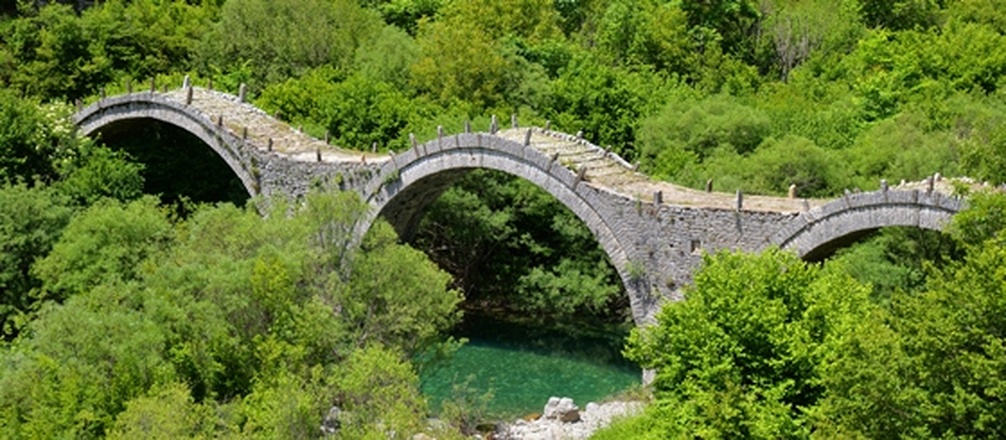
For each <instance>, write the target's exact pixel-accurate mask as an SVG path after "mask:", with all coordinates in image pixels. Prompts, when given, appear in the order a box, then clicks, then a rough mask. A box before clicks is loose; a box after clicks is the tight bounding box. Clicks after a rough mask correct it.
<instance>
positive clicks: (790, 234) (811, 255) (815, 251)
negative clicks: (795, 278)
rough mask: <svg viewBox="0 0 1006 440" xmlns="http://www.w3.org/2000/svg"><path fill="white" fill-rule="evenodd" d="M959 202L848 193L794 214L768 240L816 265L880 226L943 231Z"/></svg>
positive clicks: (926, 195) (908, 194)
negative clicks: (819, 205) (797, 214)
mask: <svg viewBox="0 0 1006 440" xmlns="http://www.w3.org/2000/svg"><path fill="white" fill-rule="evenodd" d="M963 206H964V202H963V201H961V200H960V199H958V198H954V197H948V196H946V195H944V194H941V193H939V192H923V191H919V190H911V191H893V190H892V191H884V190H881V191H874V192H869V193H857V194H849V195H847V196H845V197H844V198H840V199H837V200H835V201H832V202H831V203H828V204H826V205H824V206H821V207H818V208H815V209H812V210H810V211H807V212H805V213H802V214H800V215H799V216H797V217H796V218H794V219H793V220H791V221H790V223H789V224H787V225H786V226H784V227H783V228H782V229H781V230H780V231H779V232H778V233H776V234H775V236H774V237H773V238H772V239H771V240H770V243H772V244H776V245H778V246H779V247H780V248H782V249H788V250H792V251H794V252H796V253H797V255H799V256H800V257H801V258H803V259H805V260H809V261H819V260H822V259H824V258H826V257H828V256H830V255H832V254H834V252H835V251H836V250H838V249H839V248H841V247H844V246H847V245H849V244H851V243H853V242H855V241H857V240H859V239H861V238H863V237H865V236H867V235H869V234H871V233H873V232H875V231H877V230H879V229H881V228H886V227H892V226H901V227H914V228H920V229H928V230H934V231H943V230H944V228H945V227H946V226H947V224H949V223H950V220H951V218H952V217H953V215H954V214H956V213H957V212H958V211H960V210H961V209H963Z"/></svg>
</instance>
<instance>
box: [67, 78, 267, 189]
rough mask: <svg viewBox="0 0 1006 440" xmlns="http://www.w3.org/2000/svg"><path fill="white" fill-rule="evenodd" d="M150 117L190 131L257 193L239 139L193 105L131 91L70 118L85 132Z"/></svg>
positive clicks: (245, 184)
mask: <svg viewBox="0 0 1006 440" xmlns="http://www.w3.org/2000/svg"><path fill="white" fill-rule="evenodd" d="M143 119H149V120H154V121H158V122H163V123H166V124H170V125H174V126H176V127H178V128H181V129H182V130H185V131H186V132H188V133H190V134H192V135H193V136H195V137H196V138H198V139H199V140H201V141H202V142H203V143H204V144H206V145H207V146H208V147H210V149H212V150H213V151H214V152H215V153H216V154H217V155H218V156H220V158H221V159H223V161H224V162H225V163H227V166H228V167H230V169H231V170H232V171H233V172H234V174H235V175H236V176H237V177H238V179H239V180H241V184H242V185H244V188H245V190H246V191H247V192H248V195H249V196H255V195H256V194H258V193H259V190H260V188H259V186H258V183H257V179H256V178H255V176H254V175H253V173H252V172H251V171H250V170H251V169H252V166H251V164H250V163H249V162H250V161H251V160H253V159H248V158H247V157H245V156H243V155H242V154H241V152H242V150H243V149H242V142H241V140H240V139H239V138H238V137H237V136H235V135H234V134H233V133H231V132H229V131H228V130H227V129H226V128H224V127H220V126H217V125H215V124H213V122H212V120H211V119H210V118H209V117H208V116H206V115H204V114H203V113H202V112H200V111H198V110H196V109H195V108H192V107H189V106H185V105H182V104H180V103H178V102H175V101H172V100H170V99H167V98H165V97H161V96H159V95H157V94H156V93H149V92H145V93H132V94H127V95H120V96H115V97H111V98H106V99H102V100H100V101H98V102H96V103H94V104H91V105H89V106H87V107H85V108H84V109H82V110H81V111H79V112H77V114H75V115H74V118H73V122H74V124H75V125H76V126H77V127H78V129H79V130H80V133H81V134H83V135H85V136H90V135H92V134H94V133H96V132H99V131H101V130H102V129H103V128H106V127H110V126H112V125H114V124H116V123H118V122H123V121H135V120H143Z"/></svg>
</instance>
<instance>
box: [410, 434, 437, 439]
mask: <svg viewBox="0 0 1006 440" xmlns="http://www.w3.org/2000/svg"><path fill="white" fill-rule="evenodd" d="M412 440H437V439H435V438H433V437H430V436H428V435H426V434H424V433H422V432H420V433H419V434H416V435H414V436H412Z"/></svg>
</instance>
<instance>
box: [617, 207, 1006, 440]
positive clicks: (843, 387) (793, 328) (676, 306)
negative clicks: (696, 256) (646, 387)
mask: <svg viewBox="0 0 1006 440" xmlns="http://www.w3.org/2000/svg"><path fill="white" fill-rule="evenodd" d="M971 201H972V206H971V207H970V208H969V209H968V210H967V211H965V212H963V213H961V215H960V216H958V217H957V218H956V219H955V221H954V224H953V225H952V227H951V228H950V231H951V236H952V240H953V241H954V242H955V244H956V245H957V246H959V247H960V248H961V249H962V252H963V257H962V258H960V259H959V260H955V261H952V262H946V263H945V264H944V265H943V266H942V267H937V266H936V265H928V266H927V267H925V268H924V271H925V272H926V273H927V274H928V275H929V277H928V280H927V281H926V282H925V283H924V284H923V285H922V286H920V287H918V288H917V289H916V290H915V291H910V290H906V289H902V288H897V289H895V290H893V291H887V293H886V295H885V296H883V297H876V296H874V297H872V298H871V290H872V289H871V285H870V284H869V283H865V282H861V281H858V280H856V279H855V278H853V277H852V276H851V275H850V274H849V269H850V268H849V267H848V266H847V265H848V264H849V263H853V264H857V262H854V261H852V260H847V259H843V258H838V259H836V260H834V261H832V262H829V263H828V264H825V265H824V266H821V265H814V264H808V263H805V262H802V261H799V260H798V259H796V257H794V256H793V255H791V254H786V253H782V252H779V251H769V252H764V253H762V254H760V255H757V256H752V255H743V254H732V253H720V254H717V255H713V256H709V257H707V258H706V260H705V266H704V268H703V269H702V270H701V271H700V272H699V274H698V275H697V276H696V279H695V284H694V285H693V286H691V287H689V288H687V289H686V299H685V300H684V301H681V302H678V303H673V304H667V305H666V306H665V307H664V308H663V310H662V311H661V313H660V315H659V316H658V318H657V321H658V322H657V324H656V325H655V326H653V327H650V328H645V329H639V330H636V331H634V332H633V335H632V337H631V338H630V341H629V348H628V351H627V353H628V355H629V356H630V357H632V358H633V359H635V360H637V361H638V362H640V363H641V364H642V365H643V366H644V367H647V368H656V370H657V375H656V380H655V382H654V390H655V391H654V392H655V400H654V402H653V403H652V404H651V405H650V407H649V408H648V409H647V411H646V413H645V414H644V415H642V416H640V417H637V418H634V419H629V420H626V421H623V422H621V423H620V424H618V425H616V426H613V427H612V428H611V429H609V430H608V431H607V432H605V433H604V434H602V435H601V436H599V437H600V438H654V439H656V438H678V437H686V436H687V437H691V436H694V435H697V436H699V437H703V438H705V437H711V438H723V437H738V438H902V437H912V438H982V437H998V436H999V435H1000V434H1001V433H1002V432H1003V430H1004V429H1006V424H1004V423H1006V414H1003V412H1002V409H1003V405H1002V400H1003V393H1002V390H1003V387H1004V386H1006V369H1004V365H1006V352H1004V351H1003V346H1004V344H1006V339H1004V335H1003V332H1002V329H1003V328H1006V327H1004V325H1006V323H1004V322H1003V307H1006V272H1004V271H1006V266H1003V262H1004V261H1006V251H1004V249H1006V247H1003V244H1004V242H1003V239H1004V238H1006V222H1003V219H1002V213H1003V212H1004V211H1003V209H1004V208H1006V196H1004V195H1003V194H1001V193H995V194H976V195H975V196H974V197H973V198H972V199H971ZM900 267H905V266H900ZM871 276H872V274H867V276H866V277H867V278H870V277H871ZM894 280H895V281H896V280H897V278H894ZM888 281H890V280H888ZM888 287H889V286H888Z"/></svg>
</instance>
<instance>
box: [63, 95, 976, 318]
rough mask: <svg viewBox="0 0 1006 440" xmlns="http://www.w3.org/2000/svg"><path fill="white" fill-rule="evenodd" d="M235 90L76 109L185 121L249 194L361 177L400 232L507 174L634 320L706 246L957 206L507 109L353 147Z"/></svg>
mask: <svg viewBox="0 0 1006 440" xmlns="http://www.w3.org/2000/svg"><path fill="white" fill-rule="evenodd" d="M240 95H241V96H233V95H228V94H225V93H221V92H216V91H212V90H207V89H203V88H198V87H192V86H190V85H188V84H186V85H185V86H183V87H182V88H181V89H177V90H173V91H167V92H163V93H160V92H157V91H150V92H141V93H130V94H126V95H120V96H114V97H109V98H103V99H101V100H99V101H98V102H96V103H93V104H91V105H89V106H87V107H86V108H81V109H79V110H78V112H77V114H76V115H75V116H74V122H75V123H76V125H77V126H78V127H79V129H80V131H81V132H82V134H84V135H100V133H101V132H102V131H103V130H106V129H109V128H111V127H115V126H116V125H117V124H119V125H121V124H124V123H143V122H144V121H147V122H149V121H159V122H161V123H167V124H172V125H175V126H177V127H180V128H182V129H184V130H186V131H188V132H189V133H191V134H193V135H194V136H196V137H198V138H199V139H201V140H202V141H203V142H204V143H205V144H206V145H207V146H208V147H209V148H212V149H213V151H215V152H216V153H217V154H218V155H219V156H220V157H221V158H222V159H223V160H224V161H225V162H226V163H227V165H228V166H229V167H230V168H231V170H233V172H234V173H235V174H236V175H237V176H238V178H239V179H240V180H241V182H242V183H243V184H244V187H245V188H246V189H247V191H248V193H249V194H250V195H259V194H261V195H265V196H269V195H271V194H287V195H293V196H296V195H300V194H303V193H304V192H306V191H307V189H308V188H309V187H310V186H311V185H312V184H313V183H314V182H318V181H322V182H330V183H333V184H338V185H339V186H340V187H342V188H343V189H345V190H350V191H356V192H357V193H359V194H360V196H361V197H362V198H363V200H365V201H366V202H367V203H368V204H369V205H370V206H371V207H372V209H371V212H370V214H369V215H368V216H367V217H366V218H365V220H364V221H363V222H362V224H361V225H359V226H358V234H360V235H362V233H364V232H365V231H366V230H367V229H368V228H369V226H370V224H371V223H372V222H373V220H374V219H375V218H376V217H378V216H383V217H385V218H387V219H388V220H389V221H390V222H391V224H392V225H393V226H394V227H395V228H396V229H397V230H398V232H399V233H400V234H401V235H402V236H403V237H405V238H408V237H409V236H410V235H411V234H412V233H413V232H414V230H415V228H416V226H417V224H418V222H419V220H420V218H421V216H422V214H423V210H424V208H425V207H426V206H427V205H428V204H429V203H431V202H432V201H434V200H435V199H436V198H437V197H438V196H439V195H440V194H441V193H442V192H443V191H444V190H445V189H446V188H447V187H449V186H450V185H451V184H452V182H454V181H455V180H456V179H457V178H458V177H460V176H461V175H463V174H464V173H465V172H466V171H468V170H471V169H475V168H489V169H494V170H499V171H502V172H505V173H509V174H512V175H515V176H517V177H520V178H523V179H526V180H528V181H530V182H532V183H534V184H535V185H537V186H539V187H541V188H542V189H544V190H545V191H547V192H548V193H549V194H551V195H552V196H554V197H555V198H556V199H558V200H559V202H560V203H562V204H563V205H565V206H566V207H568V208H569V209H570V210H571V211H572V212H573V213H575V214H576V215H577V216H578V217H579V218H580V219H581V220H582V221H583V222H584V223H585V224H586V225H587V227H588V228H590V230H591V231H592V232H593V234H594V236H595V237H596V238H597V240H598V242H599V243H600V245H601V247H602V248H603V249H604V251H605V252H606V253H607V255H608V258H609V259H610V261H611V263H612V264H613V266H614V267H615V269H616V270H617V271H618V273H619V275H620V277H621V279H622V281H623V282H624V284H625V287H626V290H627V292H628V294H629V299H630V303H631V307H632V313H633V317H634V318H635V320H636V322H637V323H643V322H646V321H648V320H649V319H651V318H652V316H653V314H654V313H655V312H656V310H657V309H658V307H659V302H660V300H662V299H664V298H677V296H678V295H679V293H677V292H678V291H679V290H678V287H680V286H682V285H683V284H687V283H688V282H690V280H691V274H692V271H693V270H694V269H695V268H696V267H697V266H698V265H699V263H700V262H701V254H702V253H703V252H712V251H716V250H720V249H737V250H747V251H758V250H761V249H764V248H766V247H768V246H773V245H774V246H780V247H782V248H785V249H792V250H794V251H796V252H797V253H798V254H799V255H801V256H803V257H805V258H819V257H820V256H822V255H827V254H828V253H829V252H831V251H833V250H834V248H835V247H836V246H840V245H842V244H844V243H846V242H848V241H850V240H851V239H854V238H855V237H857V236H860V235H862V234H864V233H868V232H869V231H873V230H876V229H877V228H881V227H886V226H911V227H918V228H926V229H937V230H938V229H941V228H942V227H943V226H944V225H945V224H946V222H947V221H948V220H949V218H950V217H951V216H952V215H953V214H954V213H956V212H957V211H958V210H960V209H961V206H962V202H961V201H960V200H959V199H957V198H954V197H951V196H950V195H949V194H950V191H949V189H948V188H947V185H946V184H943V183H934V181H933V179H930V180H928V181H927V182H926V183H921V184H916V185H908V186H905V185H903V186H899V187H897V188H888V187H887V186H886V185H882V186H883V188H882V189H881V190H879V191H875V192H866V193H851V194H850V193H846V194H845V196H843V197H840V198H838V199H835V200H805V199H796V198H780V197H764V196H742V195H741V194H740V193H734V194H730V193H717V192H704V191H698V190H693V189H688V188H684V187H681V186H677V185H673V184H670V183H666V182H657V181H654V180H652V179H650V178H649V177H647V176H645V175H643V174H641V173H638V172H636V171H635V168H634V167H633V166H631V165H630V164H628V163H626V162H625V161H624V160H622V159H621V158H620V157H618V156H617V155H615V154H613V153H610V152H608V151H605V150H604V149H603V148H600V147H598V146H596V145H592V144H590V143H589V142H587V141H585V140H583V139H581V138H580V137H579V136H575V135H569V134H564V133H558V132H555V131H551V130H548V129H542V128H519V127H518V126H517V121H516V120H515V119H514V120H511V121H509V122H510V123H509V124H507V125H508V127H509V128H506V129H500V128H499V127H498V126H497V123H496V121H495V120H494V122H493V124H492V126H491V127H489V129H488V131H486V132H471V130H466V132H465V133H460V134H450V135H448V134H444V133H439V134H438V136H437V137H436V138H435V139H434V140H432V141H429V142H426V143H422V144H417V143H416V142H413V146H412V148H411V149H409V150H407V151H403V152H400V153H398V154H371V153H360V152H351V151H347V150H342V149H338V148H335V147H332V146H329V145H328V143H327V142H324V141H321V140H318V139H315V138H312V137H310V136H308V135H305V134H303V133H301V132H300V131H298V130H296V129H294V128H292V127H290V126H289V125H287V124H285V123H283V122H280V121H279V120H277V119H276V118H273V117H271V116H269V115H267V114H266V113H265V112H263V111H261V110H259V109H257V108H255V107H254V106H252V105H250V104H248V103H245V102H244V99H243V93H241V94H240ZM936 180H939V179H936Z"/></svg>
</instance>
